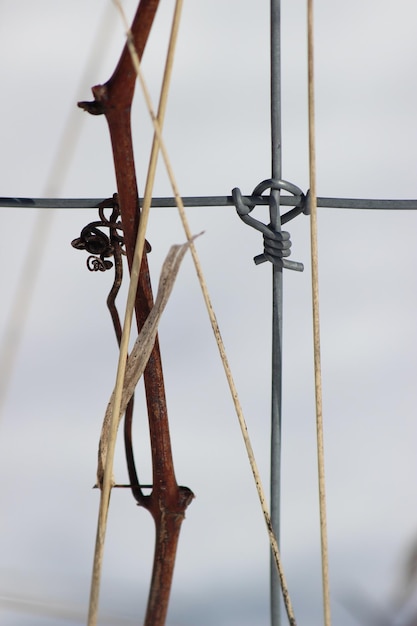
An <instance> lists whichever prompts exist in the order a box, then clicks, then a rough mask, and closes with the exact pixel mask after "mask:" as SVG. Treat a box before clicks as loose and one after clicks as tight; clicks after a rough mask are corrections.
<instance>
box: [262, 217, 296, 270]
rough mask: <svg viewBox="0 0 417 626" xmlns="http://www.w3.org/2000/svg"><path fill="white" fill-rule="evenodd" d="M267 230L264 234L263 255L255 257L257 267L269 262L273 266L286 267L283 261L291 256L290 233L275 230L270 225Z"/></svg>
mask: <svg viewBox="0 0 417 626" xmlns="http://www.w3.org/2000/svg"><path fill="white" fill-rule="evenodd" d="M267 229H268V230H269V232H267V231H266V230H265V231H264V232H263V233H262V235H263V240H264V251H263V254H258V255H257V256H256V257H254V259H253V260H254V261H255V264H256V265H260V264H261V263H264V261H269V262H270V263H272V264H273V265H276V266H278V267H284V265H283V259H284V257H288V256H290V254H291V246H292V243H291V240H290V233H289V232H287V231H286V230H278V231H277V230H273V229H272V227H271V224H268V226H267Z"/></svg>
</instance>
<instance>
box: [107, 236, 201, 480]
mask: <svg viewBox="0 0 417 626" xmlns="http://www.w3.org/2000/svg"><path fill="white" fill-rule="evenodd" d="M189 247H190V244H189V243H188V242H187V243H184V244H182V245H174V246H172V247H171V248H170V250H169V252H168V255H167V257H166V259H165V261H164V264H163V266H162V270H161V276H160V279H159V285H158V293H157V295H156V300H155V304H154V306H153V308H152V310H151V311H150V313H149V315H148V317H147V319H146V321H145V323H144V325H143V328H142V330H141V331H140V333H139V335H138V338H137V339H136V342H135V345H134V346H133V349H132V352H131V354H130V356H129V358H128V361H127V365H126V374H125V380H124V384H123V393H122V403H121V407H120V415H119V418H118V424H120V420H121V419H122V416H123V414H124V412H125V410H126V407H127V405H128V403H129V400H130V398H131V397H132V395H133V393H134V391H135V387H136V385H137V384H138V382H139V379H140V377H141V376H142V374H143V372H144V370H145V367H146V364H147V362H148V360H149V357H150V355H151V352H152V348H153V346H154V343H155V339H156V335H157V332H158V326H159V322H160V319H161V315H162V313H163V311H164V309H165V306H166V304H167V302H168V299H169V296H170V295H171V292H172V288H173V286H174V283H175V279H176V277H177V274H178V270H179V268H180V265H181V261H182V259H183V258H184V255H185V253H186V252H187V250H188V248H189ZM113 399H114V391H113V393H112V395H111V398H110V401H109V404H108V405H107V410H106V414H105V416H104V421H103V426H102V429H101V436H100V443H99V449H98V466H97V484H98V486H99V487H101V485H102V482H103V475H104V468H105V465H106V457H107V449H108V440H109V435H110V425H111V421H112V413H113Z"/></svg>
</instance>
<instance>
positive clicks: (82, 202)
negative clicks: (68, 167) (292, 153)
mask: <svg viewBox="0 0 417 626" xmlns="http://www.w3.org/2000/svg"><path fill="white" fill-rule="evenodd" d="M243 198H244V199H245V198H247V199H250V200H252V201H254V202H255V203H256V204H258V205H261V204H264V205H266V204H268V203H269V198H268V196H243ZM103 200H104V198H0V208H5V207H9V208H16V209H17V208H21V209H28V208H29V209H94V208H98V206H99V204H100V203H101V202H103ZM182 200H183V203H184V206H185V207H222V206H234V202H233V198H232V196H190V197H185V198H183V199H182ZM139 201H140V202H141V203H142V201H143V198H140V199H139ZM302 201H303V197H302V196H281V198H280V204H281V205H283V206H292V207H297V206H300V204H301V202H302ZM152 206H153V207H155V208H170V207H175V206H176V205H175V198H153V199H152ZM317 206H319V207H326V208H329V209H380V210H381V209H382V210H393V209H394V210H399V211H403V210H408V211H409V210H414V211H415V210H417V200H370V199H366V198H365V199H361V198H322V197H318V198H317Z"/></svg>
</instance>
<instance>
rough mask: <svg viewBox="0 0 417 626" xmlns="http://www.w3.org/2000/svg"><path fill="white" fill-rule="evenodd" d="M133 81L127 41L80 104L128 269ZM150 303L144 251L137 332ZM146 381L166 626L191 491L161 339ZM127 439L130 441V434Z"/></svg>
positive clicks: (140, 45)
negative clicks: (102, 149) (104, 166)
mask: <svg viewBox="0 0 417 626" xmlns="http://www.w3.org/2000/svg"><path fill="white" fill-rule="evenodd" d="M158 4H159V0H141V1H140V2H139V6H138V9H137V12H136V15H135V18H134V20H133V24H132V27H131V31H132V35H133V40H134V44H135V48H136V51H137V53H138V55H139V58H141V57H142V54H143V51H144V49H145V45H146V42H147V39H148V36H149V33H150V30H151V27H152V23H153V20H154V17H155V14H156V10H157V8H158ZM135 82H136V72H135V70H134V67H133V65H132V61H131V57H130V53H129V50H128V48H127V45H126V46H125V47H124V49H123V52H122V55H121V57H120V60H119V63H118V65H117V67H116V69H115V71H114V73H113V75H112V77H111V78H110V79H109V81H108V82H107V83H105V84H103V85H97V86H95V87H93V89H92V91H93V95H94V98H95V99H94V101H93V102H80V103H79V106H80V107H81V108H83V109H85V110H86V111H88V112H89V113H92V114H94V115H101V114H103V115H104V116H105V117H106V120H107V123H108V126H109V131H110V138H111V144H112V150H113V159H114V167H115V173H116V180H117V188H118V194H119V204H120V211H121V220H122V225H123V233H124V240H125V246H126V252H127V258H128V263H129V267H131V265H132V260H133V254H134V247H135V242H136V235H137V230H138V225H139V220H140V207H139V201H138V188H137V182H136V173H135V164H134V155H133V144H132V133H131V105H132V100H133V93H134V88H135ZM152 306H153V295H152V288H151V283H150V276H149V268H148V263H147V259H146V255H144V257H143V261H142V266H141V271H140V276H139V284H138V292H137V296H136V302H135V313H136V320H137V325H138V330H139V331H140V330H141V328H142V326H143V324H144V322H145V320H146V318H147V316H148V314H149V312H150V310H151V308H152ZM144 381H145V391H146V401H147V409H148V418H149V431H150V441H151V449H152V471H153V489H152V492H151V494H150V495H149V496H145V495H144V494H143V493H142V490H141V489H140V487H139V486H138V485H137V484H133V485H132V491H133V494H134V496H135V498H136V500H137V501H138V503H139V504H140V505H141V506H143V507H145V508H146V509H148V510H149V511H150V513H151V514H152V516H153V518H154V521H155V527H156V538H155V555H154V565H153V572H152V581H151V589H150V594H149V599H148V607H147V612H146V618H145V626H163V624H164V623H165V618H166V613H167V609H168V601H169V595H170V589H171V582H172V576H173V570H174V564H175V556H176V549H177V543H178V538H179V532H180V528H181V523H182V520H183V518H184V513H185V510H186V508H187V506H188V505H189V503H190V502H191V500H192V498H193V493H192V492H191V491H190V490H189V489H188V488H187V487H180V486H178V484H177V481H176V478H175V472H174V464H173V459H172V451H171V443H170V434H169V425H168V414H167V406H166V398H165V389H164V379H163V372H162V362H161V355H160V350H159V344H158V339H156V341H155V346H154V348H153V351H152V354H151V356H150V359H149V361H148V365H147V367H146V369H145V372H144ZM128 430H129V429H128ZM126 440H127V441H128V443H129V441H130V436H129V434H128V436H127V437H126ZM128 461H129V473H130V478H131V480H132V478H133V479H135V478H136V471H135V470H134V465H133V464H132V462H133V456H131V455H130V454H129V453H128Z"/></svg>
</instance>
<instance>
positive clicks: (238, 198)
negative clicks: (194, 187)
mask: <svg viewBox="0 0 417 626" xmlns="http://www.w3.org/2000/svg"><path fill="white" fill-rule="evenodd" d="M267 189H269V190H270V191H272V190H286V191H289V192H290V193H292V194H293V195H294V196H297V197H298V198H299V200H298V202H295V203H294V204H298V206H297V207H296V208H294V209H292V210H291V211H289V212H288V213H286V214H285V215H284V216H283V217H282V219H280V216H279V211H278V203H277V200H276V198H275V196H274V195H273V194H272V193H271V194H270V196H269V214H270V220H271V221H270V223H269V224H264V223H263V222H260V221H259V220H257V219H255V218H254V217H252V216H251V215H249V214H250V213H251V211H252V210H253V209H254V208H255V206H256V205H257V204H259V198H260V196H262V194H263V193H264V191H266V190H267ZM232 197H233V202H234V204H235V207H236V211H237V214H238V215H239V217H240V219H241V220H242V221H243V222H245V224H248V226H251V227H252V228H255V229H256V230H258V231H260V232H261V233H262V235H263V240H264V251H263V253H262V254H258V255H257V256H255V257H254V261H255V263H256V265H259V264H260V263H264V262H265V261H269V262H270V263H272V264H273V265H275V266H276V267H281V268H283V267H284V268H287V269H291V270H296V271H298V272H302V271H303V269H304V266H303V264H302V263H298V262H297V261H288V260H287V259H286V257H288V256H290V254H291V245H292V244H291V241H290V234H289V233H288V232H287V231H284V230H281V228H280V225H281V223H285V222H286V221H289V220H290V219H292V218H293V217H295V216H296V215H299V214H300V213H303V212H306V202H305V196H304V194H303V192H302V191H301V189H299V188H298V187H296V186H295V185H293V184H292V183H288V182H287V181H283V180H273V179H268V180H264V181H262V182H261V183H259V185H257V186H256V187H255V189H254V190H253V192H252V195H251V196H250V197H243V196H242V192H241V191H240V189H239V188H238V187H235V188H234V189H233V190H232ZM274 224H275V225H277V226H278V227H274V226H273V225H274Z"/></svg>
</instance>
